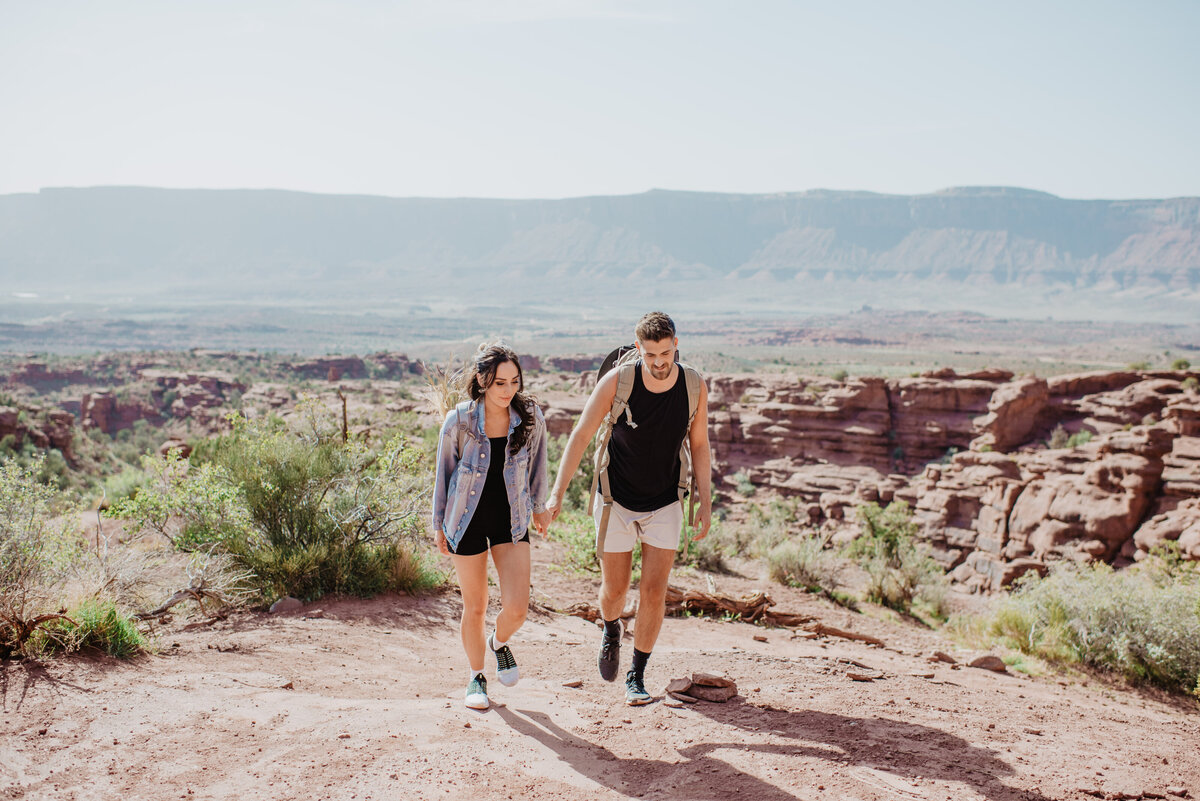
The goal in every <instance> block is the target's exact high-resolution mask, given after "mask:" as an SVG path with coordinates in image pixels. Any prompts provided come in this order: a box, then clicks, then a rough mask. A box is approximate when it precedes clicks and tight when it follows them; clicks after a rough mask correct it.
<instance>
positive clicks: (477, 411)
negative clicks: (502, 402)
mask: <svg viewBox="0 0 1200 801" xmlns="http://www.w3.org/2000/svg"><path fill="white" fill-rule="evenodd" d="M471 413H472V416H473V419H474V420H475V425H474V427H473V430H472V432H471V433H472V434H474V435H475V438H476V439H478V440H480V441H486V440H487V434H486V433H485V432H484V428H483V424H484V411H483V403H481V402H480V401H471ZM520 423H521V415H519V414H517V410H516V409H514V408H513V407H512V404H509V407H508V434H507V435H506V436H512V432H513V431H514V430H516V427H517V426H518V425H520Z"/></svg>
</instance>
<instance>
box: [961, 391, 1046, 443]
mask: <svg viewBox="0 0 1200 801" xmlns="http://www.w3.org/2000/svg"><path fill="white" fill-rule="evenodd" d="M1049 399H1050V390H1049V387H1048V386H1047V384H1046V381H1045V380H1044V379H1041V378H1022V379H1020V380H1018V381H1012V382H1009V383H1007V384H1001V385H1000V386H999V387H998V388H997V389H996V391H995V392H993V393H992V397H991V399H990V400H988V407H987V408H988V413H987V415H986V416H984V417H983V418H982V419H980V420H976V421H975V425H976V426H978V428H979V429H980V430H982V431H983V434H981V435H980V436H978V437H976V438H975V439H974V440H972V442H971V447H972V448H975V449H977V450H997V451H1009V450H1012V449H1013V448H1015V447H1017V446H1018V445H1020V444H1022V443H1023V442H1025V441H1026V440H1027V439H1028V438H1029V435H1030V434H1032V433H1033V432H1034V430H1036V428H1037V426H1038V419H1039V417H1041V416H1042V412H1043V411H1044V410H1045V408H1046V403H1047V402H1048V401H1049Z"/></svg>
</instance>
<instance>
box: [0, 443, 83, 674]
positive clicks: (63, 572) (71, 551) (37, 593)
mask: <svg viewBox="0 0 1200 801" xmlns="http://www.w3.org/2000/svg"><path fill="white" fill-rule="evenodd" d="M38 473H39V465H38V464H37V463H36V462H35V463H34V464H33V465H32V466H28V467H27V466H23V465H21V464H19V463H18V462H16V461H15V460H9V461H6V462H4V463H2V464H0V655H3V654H6V653H10V652H20V653H27V652H28V651H27V649H28V647H29V645H30V639H31V637H32V636H33V635H34V634H35V633H36V632H37V631H38V630H39V629H44V628H46V627H47V626H49V625H50V624H51V623H53V622H54V621H56V620H61V619H63V617H64V613H65V610H63V609H62V607H63V600H64V589H65V587H66V583H67V580H68V579H69V578H70V575H71V566H72V564H73V563H74V562H75V561H76V559H77V557H78V550H79V543H78V542H77V540H76V538H75V536H74V535H73V533H72V532H70V531H69V530H68V528H67V524H66V523H65V522H59V523H55V522H52V517H51V502H52V500H53V498H54V491H53V490H51V489H50V488H49V487H47V486H46V485H45V484H43V483H42V482H41V481H39V479H38ZM60 610H62V611H60Z"/></svg>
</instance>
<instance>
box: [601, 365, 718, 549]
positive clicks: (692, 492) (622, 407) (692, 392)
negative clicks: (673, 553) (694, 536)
mask: <svg viewBox="0 0 1200 801" xmlns="http://www.w3.org/2000/svg"><path fill="white" fill-rule="evenodd" d="M639 355H640V354H639V351H638V349H637V345H622V346H621V347H619V348H617V349H616V350H614V351H613V352H612V353H610V354H608V356H607V357H605V359H604V361H603V362H602V363H601V364H600V369H599V370H598V371H597V373H596V381H597V382H599V381H600V379H601V378H603V377H604V376H605V374H607V373H608V372H609V371H610V370H617V371H619V372H618V373H617V393H616V395H615V396H614V397H613V404H612V409H611V410H610V411H609V413H608V415H607V416H606V417H605V418H604V421H603V422H601V423H600V429H599V430H598V431H597V432H596V455H595V464H596V472H595V475H593V476H592V490H591V493H590V494H589V495H588V514H589V515H594V514H595V508H596V496H597V494H599V496H600V501H601V503H602V504H603V509H602V511H601V513H600V522H599V523H598V524H597V526H596V554H597V555H600V554H602V553H604V535H605V533H606V532H607V531H608V516H609V513H610V512H611V511H612V504H613V498H612V488H611V486H610V484H609V481H608V462H609V458H608V441H609V439H611V438H612V430H613V426H614V425H616V424H617V422H618V421H619V420H620V419H621V415H625V421H626V422H627V423H629V426H630V428H637V422H636V421H634V419H633V411H632V410H631V409H630V408H629V396H630V395H631V394H632V393H633V379H634V371H635V370H637V361H638V357H639ZM675 362H676V363H677V364H678V365H679V369H680V370H682V371H683V378H684V382H685V384H686V385H687V399H688V421H687V430H686V432H685V433H684V435H683V444H682V445H681V446H680V447H679V500H680V502H682V501H683V498H684V496H685V495H686V496H688V517H687V521H688V525H689V526H690V525H692V523H693V521H694V520H695V516H696V476H695V475H694V474H693V473H692V445H691V440H690V434H691V431H692V421H693V420H695V419H696V409H697V408H698V407H699V405H700V387H701V385H702V384H703V383H704V380H703V379H702V378H701V377H700V373H699V372H697V371H696V369H695V368H694V367H692V366H690V365H688V364H685V363H684V362H681V361H680V360H679V352H678V351H676V352H675ZM683 536H684V542H683V546H684V548H687V534H686V533H684V535H683Z"/></svg>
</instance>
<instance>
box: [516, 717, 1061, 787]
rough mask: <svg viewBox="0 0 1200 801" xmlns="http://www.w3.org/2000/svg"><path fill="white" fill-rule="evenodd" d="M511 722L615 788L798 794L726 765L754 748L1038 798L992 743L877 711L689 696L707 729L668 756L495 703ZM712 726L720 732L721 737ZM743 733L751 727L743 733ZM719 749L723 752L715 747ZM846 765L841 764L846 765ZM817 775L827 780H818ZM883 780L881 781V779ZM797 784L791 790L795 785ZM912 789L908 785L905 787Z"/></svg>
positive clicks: (869, 772) (865, 772)
mask: <svg viewBox="0 0 1200 801" xmlns="http://www.w3.org/2000/svg"><path fill="white" fill-rule="evenodd" d="M496 711H497V713H498V714H499V715H500V717H501V718H503V719H504V721H505V722H506V723H508V725H509V726H511V727H512V728H513V730H514V731H517V732H519V733H520V734H523V735H525V736H527V737H530V738H532V739H534V740H537V741H538V742H539V743H541V744H542V745H544V746H546V747H547V748H549V749H551V750H552V751H553V752H554V753H556V754H557V755H558V756H559V758H560V759H562V761H563V762H565V763H566V764H568V765H569V766H570V767H571V768H572V769H573V770H574V771H575V772H577V773H578V774H580V775H581V776H584V777H587V778H588V779H591V780H592V781H594V782H596V783H597V784H600V785H602V786H604V787H607V788H609V789H612V790H614V791H616V792H618V793H621V794H623V795H627V796H629V797H638V798H655V799H679V801H683V800H684V799H696V801H709V800H711V801H716V800H717V799H732V798H751V799H755V801H760V799H761V801H782V800H783V799H795V798H808V797H809V796H810V795H811V791H813V790H815V789H816V788H815V784H816V781H817V780H816V779H815V778H814V780H813V782H814V787H811V788H785V787H780V786H778V785H775V784H771V783H770V782H767V781H764V780H763V779H761V778H759V777H758V776H755V775H752V774H750V773H747V772H745V771H743V770H739V769H738V768H737V767H735V764H733V763H736V762H737V754H739V753H740V754H747V753H760V754H774V755H780V756H784V757H800V758H803V759H806V760H816V761H822V762H825V763H827V764H828V766H829V775H830V778H832V777H833V775H834V773H837V774H843V775H844V774H846V773H851V774H852V775H853V774H854V770H855V769H859V771H860V773H861V775H862V776H863V777H864V778H863V792H864V794H865V793H867V792H869V788H870V787H872V786H874V787H875V790H876V792H875V793H874V794H875V795H881V796H883V797H887V798H894V797H901V796H903V795H904V793H903V792H896V790H895V789H892V788H887V787H886V786H882V787H881V786H879V783H877V782H873V781H872V780H871V779H872V777H873V776H880V775H886V774H892V775H894V776H896V777H901V778H906V779H924V780H929V781H950V782H959V783H961V784H963V785H966V786H968V787H970V788H972V789H973V790H974V791H975V792H977V793H978V794H979V795H981V796H983V797H984V798H987V799H990V800H991V801H1018V799H1020V800H1021V801H1048V799H1046V797H1045V796H1043V795H1041V794H1039V793H1036V792H1032V791H1028V790H1019V789H1015V788H1012V787H1009V786H1007V785H1005V784H1004V783H1003V782H1002V781H1001V780H1000V777H1003V776H1011V775H1012V774H1013V772H1014V771H1013V769H1012V768H1011V767H1010V766H1009V765H1008V764H1007V763H1005V762H1004V761H1003V760H1001V759H1000V758H999V756H998V755H997V754H996V753H995V752H994V751H992V750H990V749H987V748H981V747H979V746H974V745H972V744H971V743H969V742H967V741H966V740H963V739H962V738H960V737H957V736H955V735H953V734H948V733H946V732H944V731H941V730H940V729H935V728H930V727H928V726H921V725H917V724H913V723H904V722H901V721H896V720H889V719H887V718H858V717H853V716H851V715H834V714H829V713H826V712H816V711H810V710H802V711H798V712H791V711H787V710H783V709H776V708H773V707H758V706H754V705H751V704H746V703H731V704H725V705H717V704H697V705H696V709H695V711H694V712H693V714H702V715H706V716H707V717H709V718H710V719H711V720H712V721H713V724H714V725H713V726H711V729H712V733H713V739H712V740H710V741H707V742H697V743H692V744H687V745H681V747H680V748H679V749H678V753H679V756H680V759H679V760H677V761H668V760H659V759H643V758H637V757H631V758H621V757H618V756H617V755H615V754H613V753H612V752H611V751H610V750H608V749H607V748H605V747H603V746H601V745H598V744H596V743H592V742H590V741H588V740H585V739H584V738H582V737H580V736H578V735H575V734H572V733H571V732H569V731H566V730H565V729H563V728H562V727H561V726H559V725H558V724H556V723H555V722H554V721H553V720H551V719H550V717H549V716H548V715H546V714H545V713H543V712H536V711H526V710H517V709H509V708H506V707H503V706H497V707H496ZM722 730H724V736H723V737H722V733H723V732H722ZM743 732H745V733H746V734H748V735H750V736H754V737H758V736H761V735H763V734H768V735H774V736H776V737H786V738H788V739H790V740H794V741H796V742H795V744H765V743H753V742H746V741H745V739H744V737H746V735H743V736H741V737H739V736H738V735H740V734H742V733H743ZM751 733H752V734H751ZM718 751H722V752H726V754H725V757H724V758H722V757H721V756H718V755H717V754H716V753H715V752H718ZM847 767H849V768H850V770H849V771H848V770H847ZM825 783H829V782H828V780H826V782H825ZM883 783H884V784H885V785H886V781H885V782H883ZM797 792H800V793H806V794H804V795H797V794H796V793H797ZM909 795H912V796H913V797H916V796H915V794H913V793H911V791H910V793H909Z"/></svg>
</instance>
